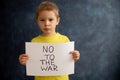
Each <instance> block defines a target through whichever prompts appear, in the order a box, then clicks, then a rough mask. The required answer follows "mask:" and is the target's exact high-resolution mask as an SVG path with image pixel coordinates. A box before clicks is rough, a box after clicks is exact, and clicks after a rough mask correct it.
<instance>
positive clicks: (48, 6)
mask: <svg viewBox="0 0 120 80" xmlns="http://www.w3.org/2000/svg"><path fill="white" fill-rule="evenodd" d="M44 10H48V11H54V12H55V14H56V16H57V17H59V8H58V6H57V5H56V4H55V3H53V2H50V1H44V2H42V3H40V5H39V6H38V8H37V10H36V19H38V16H39V13H40V12H41V11H44Z"/></svg>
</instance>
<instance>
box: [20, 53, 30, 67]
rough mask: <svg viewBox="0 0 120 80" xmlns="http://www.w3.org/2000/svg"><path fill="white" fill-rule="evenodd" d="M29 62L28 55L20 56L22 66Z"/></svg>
mask: <svg viewBox="0 0 120 80" xmlns="http://www.w3.org/2000/svg"><path fill="white" fill-rule="evenodd" d="M27 60H28V55H27V54H21V55H20V56H19V62H20V64H22V65H24V66H25V65H26V62H27Z"/></svg>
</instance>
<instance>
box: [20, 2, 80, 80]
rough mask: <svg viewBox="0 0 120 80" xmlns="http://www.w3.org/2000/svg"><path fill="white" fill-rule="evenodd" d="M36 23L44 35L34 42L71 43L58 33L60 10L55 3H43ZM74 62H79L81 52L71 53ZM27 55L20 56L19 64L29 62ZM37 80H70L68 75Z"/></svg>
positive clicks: (39, 8)
mask: <svg viewBox="0 0 120 80" xmlns="http://www.w3.org/2000/svg"><path fill="white" fill-rule="evenodd" d="M36 21H37V24H38V26H39V28H40V29H41V31H42V34H41V35H39V36H37V37H35V38H33V39H32V42H46V43H64V42H69V41H70V40H69V39H68V37H67V36H65V35H62V34H60V33H58V32H56V26H57V25H58V24H59V22H60V17H59V9H58V7H57V5H56V4H55V3H53V2H49V1H45V2H42V3H41V4H40V5H39V7H38V9H37V11H36ZM70 53H71V54H72V55H73V59H74V61H77V60H78V59H79V57H80V53H79V51H77V50H75V51H71V52H70ZM28 56H29V55H27V54H21V55H20V56H19V62H20V64H22V65H26V62H27V60H28ZM35 80H68V75H61V76H35Z"/></svg>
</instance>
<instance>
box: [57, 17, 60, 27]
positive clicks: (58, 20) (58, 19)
mask: <svg viewBox="0 0 120 80" xmlns="http://www.w3.org/2000/svg"><path fill="white" fill-rule="evenodd" d="M59 22H60V17H58V18H57V25H58V24H59Z"/></svg>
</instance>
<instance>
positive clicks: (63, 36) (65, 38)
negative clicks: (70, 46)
mask: <svg viewBox="0 0 120 80" xmlns="http://www.w3.org/2000/svg"><path fill="white" fill-rule="evenodd" d="M59 36H60V38H61V39H64V40H66V42H68V41H70V40H69V38H68V37H67V36H66V35H64V34H60V33H59Z"/></svg>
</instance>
